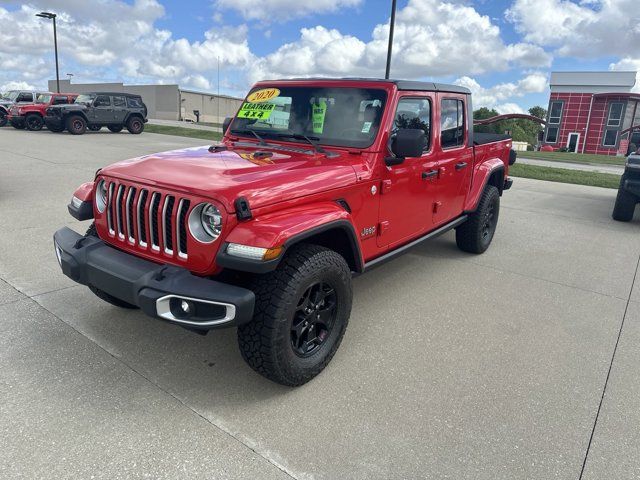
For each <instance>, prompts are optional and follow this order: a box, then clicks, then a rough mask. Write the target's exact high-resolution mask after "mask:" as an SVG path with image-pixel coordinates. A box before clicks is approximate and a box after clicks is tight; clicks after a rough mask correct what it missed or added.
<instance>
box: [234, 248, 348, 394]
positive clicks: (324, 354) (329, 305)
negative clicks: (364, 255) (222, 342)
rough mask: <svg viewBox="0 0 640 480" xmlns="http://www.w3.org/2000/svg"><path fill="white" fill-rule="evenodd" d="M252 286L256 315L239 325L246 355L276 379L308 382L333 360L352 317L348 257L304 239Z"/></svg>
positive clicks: (258, 369)
mask: <svg viewBox="0 0 640 480" xmlns="http://www.w3.org/2000/svg"><path fill="white" fill-rule="evenodd" d="M251 288H252V290H253V291H254V293H255V294H256V306H255V313H254V318H253V320H252V321H251V322H249V323H247V324H245V325H241V326H240V327H238V344H239V346H240V352H241V353H242V357H243V358H244V359H245V361H246V362H247V363H248V364H249V366H250V367H251V368H253V369H254V370H255V371H256V372H258V373H259V374H261V375H263V376H265V377H266V378H268V379H270V380H272V381H274V382H277V383H280V384H282V385H288V386H298V385H302V384H304V383H306V382H308V381H309V380H311V379H312V378H314V377H315V376H316V375H318V374H319V373H320V372H321V371H322V370H323V369H324V368H325V367H326V366H327V364H328V363H329V362H330V361H331V359H332V358H333V355H334V354H335V352H336V350H337V349H338V347H339V346H340V342H341V341H342V337H343V336H344V332H345V329H346V328H347V324H348V322H349V315H350V314H351V300H352V295H353V294H352V289H351V271H350V270H349V267H348V265H347V262H346V261H345V260H344V258H343V257H342V256H341V255H339V254H338V253H336V252H334V251H332V250H328V249H326V248H324V247H320V246H317V245H298V246H295V247H292V248H291V250H290V251H289V252H288V253H287V256H286V257H285V258H284V259H283V260H282V262H281V263H280V265H278V268H277V269H276V270H275V271H273V272H271V273H268V274H266V275H260V276H257V277H256V278H255V279H254V281H253V285H252V287H251Z"/></svg>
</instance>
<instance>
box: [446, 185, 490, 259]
mask: <svg viewBox="0 0 640 480" xmlns="http://www.w3.org/2000/svg"><path fill="white" fill-rule="evenodd" d="M499 214H500V192H498V189H497V188H496V187H494V186H493V185H488V186H487V187H486V188H485V190H484V192H482V196H481V197H480V201H479V202H478V208H477V209H476V211H475V212H473V213H472V214H471V215H469V218H468V220H467V221H466V222H465V223H463V224H462V225H460V226H459V227H458V228H457V229H456V243H457V244H458V248H459V249H460V250H463V251H465V252H469V253H484V252H486V250H487V248H489V245H491V241H492V240H493V236H494V234H495V232H496V227H497V226H498V216H499Z"/></svg>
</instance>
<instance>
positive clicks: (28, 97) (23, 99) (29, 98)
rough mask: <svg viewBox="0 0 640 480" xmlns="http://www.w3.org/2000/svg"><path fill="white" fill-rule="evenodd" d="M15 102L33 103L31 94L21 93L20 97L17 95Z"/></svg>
mask: <svg viewBox="0 0 640 480" xmlns="http://www.w3.org/2000/svg"><path fill="white" fill-rule="evenodd" d="M16 102H33V93H30V92H22V93H21V94H20V95H18V98H17V99H16Z"/></svg>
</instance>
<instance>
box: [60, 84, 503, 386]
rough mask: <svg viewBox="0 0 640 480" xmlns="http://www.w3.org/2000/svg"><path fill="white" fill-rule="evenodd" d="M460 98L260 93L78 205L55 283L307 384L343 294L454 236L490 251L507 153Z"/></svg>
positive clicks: (452, 89) (340, 314)
mask: <svg viewBox="0 0 640 480" xmlns="http://www.w3.org/2000/svg"><path fill="white" fill-rule="evenodd" d="M472 119H473V117H472V107H471V95H470V92H469V90H467V89H466V88H462V87H458V86H455V85H442V84H437V83H431V82H429V83H426V82H412V81H390V80H369V79H343V80H330V79H304V80H281V81H264V82H260V83H258V84H256V85H255V86H254V87H253V89H252V90H251V91H250V93H249V95H248V96H247V97H246V99H245V101H244V103H243V104H242V106H241V107H240V109H239V110H238V113H237V114H236V116H235V118H234V119H227V121H225V125H224V131H225V135H224V138H223V141H222V142H221V144H220V145H215V146H211V147H201V148H188V149H184V150H176V151H171V152H165V153H160V154H155V155H145V156H142V157H139V158H134V159H131V160H126V161H123V162H119V163H116V164H114V165H111V166H109V167H106V168H103V169H101V170H99V171H98V172H97V174H96V176H95V179H94V180H93V181H92V182H89V183H85V184H83V185H82V186H80V187H79V188H78V189H77V190H76V192H75V193H74V195H73V197H72V199H71V203H70V204H69V206H68V208H69V212H70V213H71V214H72V215H73V216H74V217H75V218H77V219H78V220H88V219H93V220H94V223H93V224H92V225H91V227H90V228H89V230H88V231H87V233H86V234H85V235H80V234H78V233H76V232H74V231H73V230H70V229H69V228H62V229H61V230H58V231H57V232H56V233H55V235H54V243H55V251H56V255H57V258H58V261H59V263H60V266H61V267H62V271H63V272H64V274H65V275H67V276H68V277H70V278H71V279H73V280H74V281H76V282H78V283H80V284H83V285H87V286H88V287H89V288H90V289H91V290H92V291H93V292H94V293H95V294H96V295H97V296H98V297H100V298H102V299H103V300H105V301H107V302H109V303H111V304H114V305H117V306H120V307H124V308H141V309H142V310H143V311H144V312H145V313H146V314H148V315H150V316H152V317H155V318H159V319H163V320H165V321H168V322H171V323H174V324H177V325H180V326H183V327H185V328H188V329H191V330H194V331H199V332H206V331H208V330H210V329H215V328H222V327H231V326H235V327H238V343H239V347H240V351H241V353H242V356H243V357H244V359H245V360H246V361H247V363H248V364H249V365H250V366H251V367H252V368H253V369H254V370H256V371H257V372H258V373H260V374H262V375H264V376H265V377H267V378H269V379H271V380H273V381H275V382H278V383H281V384H284V385H292V386H296V385H301V384H303V383H305V382H307V381H309V380H310V379H312V378H313V377H314V376H316V375H317V374H318V373H320V371H322V369H323V368H324V367H325V366H326V365H327V363H328V362H329V361H330V360H331V358H332V357H333V355H334V353H335V351H336V350H337V348H338V346H339V344H340V342H341V340H342V337H343V335H344V333H345V329H346V327H347V322H348V320H349V316H350V312H351V302H352V288H351V280H352V276H353V275H355V274H359V273H362V272H364V271H366V270H369V269H370V268H372V267H374V266H376V265H378V264H380V263H381V262H384V261H386V260H388V259H390V258H391V257H393V256H394V255H396V254H399V253H402V252H404V251H405V250H407V249H408V248H410V247H412V246H414V245H416V244H418V243H420V242H422V241H424V240H426V239H429V238H432V237H434V236H436V235H439V234H441V233H443V232H446V231H448V230H450V229H454V228H455V230H456V241H457V244H458V246H459V247H460V248H461V249H462V250H464V251H466V252H472V253H482V252H484V251H485V250H486V249H487V248H488V247H489V244H490V243H491V240H492V238H493V236H494V233H495V230H496V225H497V222H498V212H499V207H500V196H501V195H502V192H503V190H506V189H508V188H509V187H510V186H511V180H510V179H509V178H508V177H507V173H508V170H509V164H510V163H512V162H513V161H515V152H513V151H512V150H510V148H511V140H510V139H509V138H504V137H502V136H495V135H494V136H491V135H480V134H475V135H474V133H473V120H472Z"/></svg>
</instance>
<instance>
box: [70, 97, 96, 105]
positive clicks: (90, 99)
mask: <svg viewBox="0 0 640 480" xmlns="http://www.w3.org/2000/svg"><path fill="white" fill-rule="evenodd" d="M94 98H96V96H95V95H94V94H91V95H86V94H83V95H78V98H76V101H75V102H74V103H82V104H84V105H91V103H92V102H93V99H94Z"/></svg>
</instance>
